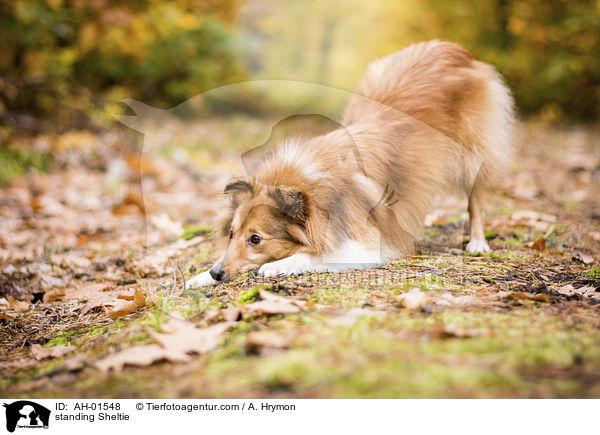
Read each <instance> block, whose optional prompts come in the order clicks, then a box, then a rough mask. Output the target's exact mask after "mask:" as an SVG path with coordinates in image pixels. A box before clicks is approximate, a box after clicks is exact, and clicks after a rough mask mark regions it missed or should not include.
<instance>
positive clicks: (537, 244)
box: [525, 237, 546, 251]
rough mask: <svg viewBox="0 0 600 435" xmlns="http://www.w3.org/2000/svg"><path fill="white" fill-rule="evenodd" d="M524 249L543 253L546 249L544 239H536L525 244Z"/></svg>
mask: <svg viewBox="0 0 600 435" xmlns="http://www.w3.org/2000/svg"><path fill="white" fill-rule="evenodd" d="M525 247H527V248H531V249H535V250H536V251H543V250H544V249H546V239H545V238H544V237H538V238H537V239H535V240H534V241H533V242H529V243H525Z"/></svg>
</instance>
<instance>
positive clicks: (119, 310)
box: [104, 288, 146, 319]
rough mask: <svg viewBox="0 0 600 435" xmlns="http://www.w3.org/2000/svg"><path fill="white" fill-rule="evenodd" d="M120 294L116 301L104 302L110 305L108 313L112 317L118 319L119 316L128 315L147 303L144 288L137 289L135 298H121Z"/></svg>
mask: <svg viewBox="0 0 600 435" xmlns="http://www.w3.org/2000/svg"><path fill="white" fill-rule="evenodd" d="M120 296H121V295H118V296H117V298H116V299H115V300H114V301H111V302H109V303H106V304H104V306H109V307H111V308H109V309H108V310H107V314H108V316H109V317H110V318H111V319H117V318H119V317H123V316H126V315H127V314H131V313H133V312H134V311H136V310H137V309H138V308H140V307H143V306H145V305H146V297H145V295H144V292H143V290H142V289H139V288H137V289H135V294H134V297H133V300H131V299H125V300H124V299H123V298H120Z"/></svg>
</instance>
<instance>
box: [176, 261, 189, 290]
mask: <svg viewBox="0 0 600 435" xmlns="http://www.w3.org/2000/svg"><path fill="white" fill-rule="evenodd" d="M177 269H178V270H179V273H180V274H181V279H182V280H183V291H186V290H187V282H186V281H185V276H183V271H182V270H181V267H180V266H179V263H177Z"/></svg>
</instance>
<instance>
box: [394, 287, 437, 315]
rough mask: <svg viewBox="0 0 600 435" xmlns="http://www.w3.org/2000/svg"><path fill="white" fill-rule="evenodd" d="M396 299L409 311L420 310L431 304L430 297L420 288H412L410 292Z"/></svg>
mask: <svg viewBox="0 0 600 435" xmlns="http://www.w3.org/2000/svg"><path fill="white" fill-rule="evenodd" d="M395 299H396V300H398V301H400V302H401V303H402V306H403V307H404V308H406V309H409V310H418V309H420V308H421V307H423V306H425V305H427V304H428V303H429V296H428V295H427V294H426V293H424V292H422V291H421V290H419V289H418V288H411V289H410V290H409V291H408V292H406V293H403V294H401V295H398V296H396V297H395Z"/></svg>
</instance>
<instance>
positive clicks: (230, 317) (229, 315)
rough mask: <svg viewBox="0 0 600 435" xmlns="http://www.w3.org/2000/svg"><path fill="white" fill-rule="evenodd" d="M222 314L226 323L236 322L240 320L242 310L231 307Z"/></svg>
mask: <svg viewBox="0 0 600 435" xmlns="http://www.w3.org/2000/svg"><path fill="white" fill-rule="evenodd" d="M221 313H222V314H223V319H225V321H226V322H235V321H237V320H239V319H240V314H241V313H242V310H241V309H240V308H239V307H229V308H223V309H222V310H221Z"/></svg>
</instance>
